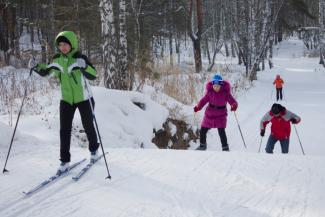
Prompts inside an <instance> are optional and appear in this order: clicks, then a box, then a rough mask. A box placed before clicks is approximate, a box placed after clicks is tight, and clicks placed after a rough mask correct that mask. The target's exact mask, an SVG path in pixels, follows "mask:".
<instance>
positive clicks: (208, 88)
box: [205, 80, 230, 92]
mask: <svg viewBox="0 0 325 217" xmlns="http://www.w3.org/2000/svg"><path fill="white" fill-rule="evenodd" d="M205 89H206V91H212V90H213V84H212V81H209V82H208V83H207V84H206V86H205ZM221 91H226V92H229V91H230V84H229V82H228V81H225V80H223V84H222V85H221Z"/></svg>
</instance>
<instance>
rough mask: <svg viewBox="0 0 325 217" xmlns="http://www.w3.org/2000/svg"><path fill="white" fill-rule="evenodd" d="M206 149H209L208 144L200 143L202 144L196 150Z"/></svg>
mask: <svg viewBox="0 0 325 217" xmlns="http://www.w3.org/2000/svg"><path fill="white" fill-rule="evenodd" d="M206 149H207V144H200V146H199V147H197V148H196V150H199V151H205V150H206Z"/></svg>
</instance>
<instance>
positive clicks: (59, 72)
mask: <svg viewBox="0 0 325 217" xmlns="http://www.w3.org/2000/svg"><path fill="white" fill-rule="evenodd" d="M61 36H63V37H65V38H67V39H68V40H69V42H70V44H71V51H70V52H69V53H68V54H66V55H65V54H63V53H61V52H60V53H58V54H56V55H55V56H54V57H53V61H52V63H51V64H48V65H46V64H38V65H37V69H36V71H37V72H38V74H40V75H41V76H48V75H53V76H55V77H58V78H59V80H60V83H61V94H62V100H63V101H65V102H67V103H69V104H71V105H73V104H75V103H79V102H82V101H85V100H88V99H89V98H90V97H92V93H91V90H90V89H89V90H87V87H86V82H87V86H88V87H89V85H88V81H87V79H89V80H94V79H96V78H97V72H96V69H95V67H93V65H92V64H91V63H90V62H89V61H88V59H87V57H86V56H84V55H82V54H81V53H80V52H78V40H77V36H76V35H75V34H74V33H73V32H71V31H63V32H60V33H59V34H58V35H57V37H56V39H55V44H56V45H58V43H57V39H58V38H59V37H61ZM78 58H81V59H83V60H85V62H86V68H80V67H78V63H77V60H78ZM84 78H87V79H84ZM88 91H89V92H88Z"/></svg>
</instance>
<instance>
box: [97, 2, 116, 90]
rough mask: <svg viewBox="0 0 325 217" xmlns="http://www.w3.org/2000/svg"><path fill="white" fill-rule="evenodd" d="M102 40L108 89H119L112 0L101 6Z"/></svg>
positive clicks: (102, 3) (105, 80) (105, 83)
mask: <svg viewBox="0 0 325 217" xmlns="http://www.w3.org/2000/svg"><path fill="white" fill-rule="evenodd" d="M99 9H100V15H101V24H102V38H103V69H104V85H105V87H106V88H112V89H118V87H119V86H118V83H119V81H118V79H117V76H116V74H117V72H116V68H115V63H116V58H115V57H116V47H115V45H116V37H115V26H114V12H113V2H112V0H101V1H100V4H99Z"/></svg>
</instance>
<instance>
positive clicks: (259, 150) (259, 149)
mask: <svg viewBox="0 0 325 217" xmlns="http://www.w3.org/2000/svg"><path fill="white" fill-rule="evenodd" d="M262 140H263V136H261V141H260V147H259V148H258V152H259V153H260V152H261V146H262Z"/></svg>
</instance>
